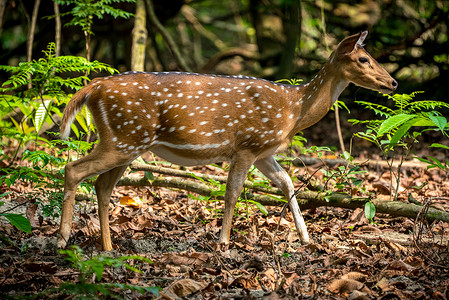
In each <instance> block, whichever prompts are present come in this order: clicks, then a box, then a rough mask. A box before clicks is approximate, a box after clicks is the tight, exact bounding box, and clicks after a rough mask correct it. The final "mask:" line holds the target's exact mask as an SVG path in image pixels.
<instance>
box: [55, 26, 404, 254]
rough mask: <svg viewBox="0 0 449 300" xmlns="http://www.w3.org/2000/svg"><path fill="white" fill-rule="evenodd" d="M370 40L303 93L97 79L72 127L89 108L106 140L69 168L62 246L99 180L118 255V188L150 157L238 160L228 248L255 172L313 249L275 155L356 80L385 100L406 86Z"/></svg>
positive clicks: (198, 79)
mask: <svg viewBox="0 0 449 300" xmlns="http://www.w3.org/2000/svg"><path fill="white" fill-rule="evenodd" d="M367 34H368V33H367V32H366V31H365V32H361V33H360V34H356V35H352V36H349V37H347V38H345V39H343V40H342V41H341V42H340V43H339V44H338V46H337V48H336V50H335V51H334V52H333V53H332V54H331V55H330V58H329V60H328V61H327V62H326V63H325V64H324V66H323V68H322V69H321V70H320V71H319V73H318V74H317V75H316V76H315V77H314V78H313V80H311V81H310V82H309V83H307V84H304V85H299V86H292V85H286V84H280V83H274V82H271V81H268V80H264V79H258V78H254V77H247V76H219V75H203V74H192V73H182V72H154V73H141V72H127V73H123V74H119V75H115V76H109V77H104V78H99V79H95V80H92V82H91V83H90V84H89V85H87V86H85V87H84V88H83V89H81V90H80V91H78V92H77V93H76V94H75V95H74V96H73V98H72V99H71V100H70V102H69V104H68V105H67V107H66V109H65V111H64V117H63V120H62V125H61V132H62V138H66V137H67V136H68V135H69V133H70V124H71V123H72V122H73V120H74V118H75V116H76V114H77V113H78V112H79V111H80V110H81V108H82V106H83V105H87V107H88V108H89V110H90V111H91V112H92V116H93V120H94V122H95V125H96V127H97V132H98V137H99V143H98V145H97V146H96V147H95V148H94V149H93V151H92V152H91V153H90V154H89V155H87V156H85V157H83V158H81V159H79V160H76V161H73V162H70V163H69V164H67V166H66V167H65V185H64V202H63V209H62V218H61V225H60V234H59V237H58V247H65V246H66V244H67V241H68V239H69V236H70V231H71V226H72V216H73V206H74V202H75V193H76V189H77V186H78V185H79V183H80V182H81V181H83V180H84V179H86V178H88V177H91V176H94V175H99V177H98V179H97V181H96V183H95V189H96V192H97V198H98V213H99V218H100V230H101V242H102V247H103V250H110V249H112V244H111V237H110V231H109V220H108V207H109V200H110V196H111V193H112V189H113V188H114V186H115V185H116V183H117V181H118V180H119V178H120V177H121V176H122V174H123V173H124V171H125V169H126V168H127V166H128V165H129V164H130V163H131V162H132V161H133V160H134V159H135V158H137V157H138V156H139V155H141V154H143V153H144V152H146V151H151V152H153V153H155V154H156V155H158V156H160V157H161V158H163V159H165V160H167V161H169V162H172V163H175V164H178V165H183V166H195V165H204V164H210V163H215V162H220V161H230V168H229V175H228V180H227V185H226V193H225V208H224V214H223V225H222V229H221V233H220V238H219V242H220V243H222V244H227V243H229V238H230V232H231V226H232V217H233V212H234V208H235V205H236V202H237V199H238V197H239V195H240V193H241V191H242V188H243V183H244V180H245V178H246V176H247V172H248V171H249V169H250V167H251V166H252V165H254V166H256V167H257V168H258V169H259V170H260V171H261V172H262V173H263V174H265V175H266V176H267V177H268V178H269V179H270V180H271V181H272V182H273V183H274V184H275V185H277V186H278V187H279V188H280V189H281V190H282V191H283V193H284V194H285V197H286V199H287V200H288V203H289V206H290V210H291V212H292V215H293V219H294V223H295V226H296V229H297V232H298V233H299V236H300V239H301V240H302V242H304V243H308V242H309V235H308V232H307V227H306V225H305V222H304V219H303V217H302V215H301V212H300V209H299V206H298V203H297V200H296V198H295V194H294V187H293V184H292V181H291V179H290V178H289V176H288V174H287V173H286V172H285V171H284V169H283V168H282V167H281V166H280V165H279V164H278V163H277V162H276V160H275V159H274V158H273V155H274V154H275V153H278V152H280V151H283V150H284V149H286V147H287V146H288V145H289V143H290V141H291V140H292V138H293V136H294V135H295V134H296V133H297V132H298V131H300V130H303V129H305V128H307V127H310V126H312V125H313V124H315V123H316V122H318V121H319V120H320V119H321V118H322V117H324V116H325V115H326V113H327V112H328V111H329V110H330V108H331V107H332V105H333V104H334V102H335V101H336V100H337V98H338V97H339V95H340V93H341V92H342V91H343V90H344V89H345V88H346V87H347V86H348V84H349V83H350V82H352V83H354V84H356V85H359V86H361V87H364V88H367V89H372V90H376V91H380V92H383V93H391V92H392V91H394V90H395V89H396V87H397V85H398V84H397V82H396V81H395V80H394V79H393V78H392V77H391V76H390V75H389V74H388V72H387V71H385V69H383V68H382V67H381V66H380V65H379V63H377V62H376V61H375V60H374V59H373V58H372V57H371V56H370V55H369V53H368V52H367V51H366V50H365V49H364V48H363V45H362V43H363V41H364V39H365V38H366V36H367ZM330 134H331V133H330Z"/></svg>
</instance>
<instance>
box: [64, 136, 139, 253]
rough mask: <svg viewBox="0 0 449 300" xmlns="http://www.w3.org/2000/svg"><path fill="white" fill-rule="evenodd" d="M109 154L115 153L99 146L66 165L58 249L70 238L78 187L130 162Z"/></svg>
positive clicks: (127, 159) (122, 157)
mask: <svg viewBox="0 0 449 300" xmlns="http://www.w3.org/2000/svg"><path fill="white" fill-rule="evenodd" d="M111 152H115V151H111V150H108V149H107V148H106V147H102V145H101V144H99V145H97V147H95V149H94V150H93V151H92V153H90V154H89V155H87V156H85V157H83V158H80V159H78V160H76V161H73V162H70V163H68V164H67V165H66V167H65V182H64V198H63V204H62V215H61V224H60V229H59V237H58V248H64V247H65V246H66V245H67V241H68V239H69V237H70V231H71V229H72V217H73V206H74V204H75V195H76V189H77V187H78V185H79V184H80V183H81V182H82V181H83V180H84V179H86V178H89V177H92V176H95V175H97V174H102V173H104V172H107V171H108V170H111V169H113V168H116V167H117V166H124V165H128V164H129V162H130V161H131V160H132V158H130V157H126V155H124V154H123V153H111ZM105 157H108V159H105Z"/></svg>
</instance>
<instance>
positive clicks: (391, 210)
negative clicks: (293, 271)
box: [117, 176, 449, 223]
mask: <svg viewBox="0 0 449 300" xmlns="http://www.w3.org/2000/svg"><path fill="white" fill-rule="evenodd" d="M117 185H118V186H151V187H164V188H174V189H182V190H186V191H189V192H192V193H196V194H199V195H203V196H209V197H212V192H213V189H211V188H210V187H209V186H207V185H206V184H204V183H199V182H194V181H191V180H183V179H179V178H166V177H155V178H154V180H149V179H148V178H146V177H144V176H126V177H123V178H122V179H120V180H119V182H118V183H117ZM279 194H282V193H281V192H280V191H279V190H278V189H273V190H272V191H271V192H270V191H268V192H267V194H264V195H259V194H254V195H252V198H251V200H253V201H256V202H259V203H260V204H262V205H264V206H281V205H284V204H285V202H286V200H285V199H283V198H279V197H276V196H274V195H279ZM325 196H326V193H322V192H313V191H299V192H297V194H296V197H297V200H298V204H299V206H300V207H301V208H302V209H310V208H316V207H320V206H333V207H340V208H347V209H356V208H363V207H364V206H365V203H366V202H368V201H370V199H369V198H354V197H350V196H349V195H346V194H341V193H332V194H331V195H330V197H325ZM216 199H222V197H216ZM371 201H372V203H373V204H374V206H375V207H376V212H377V213H384V214H389V215H391V216H395V217H408V218H413V219H415V218H416V216H417V215H418V213H419V212H420V210H421V208H422V206H420V205H416V204H412V203H405V202H400V201H383V200H378V199H371ZM426 219H427V220H428V221H430V222H431V221H444V222H446V223H449V213H448V212H445V211H442V210H439V209H436V208H432V207H431V208H429V210H428V212H427V215H426Z"/></svg>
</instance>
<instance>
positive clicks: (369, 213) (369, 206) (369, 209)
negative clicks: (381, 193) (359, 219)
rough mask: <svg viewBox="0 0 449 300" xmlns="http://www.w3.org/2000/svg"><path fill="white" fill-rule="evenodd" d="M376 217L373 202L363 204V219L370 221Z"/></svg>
mask: <svg viewBox="0 0 449 300" xmlns="http://www.w3.org/2000/svg"><path fill="white" fill-rule="evenodd" d="M375 215H376V207H375V206H374V204H373V202H371V201H369V202H366V203H365V217H366V218H367V219H368V220H370V221H372V220H373V218H374V216H375Z"/></svg>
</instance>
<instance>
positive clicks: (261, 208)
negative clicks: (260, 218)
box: [248, 200, 268, 216]
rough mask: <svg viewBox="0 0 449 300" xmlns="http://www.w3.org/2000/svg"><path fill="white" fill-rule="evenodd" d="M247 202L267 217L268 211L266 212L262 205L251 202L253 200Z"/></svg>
mask: <svg viewBox="0 0 449 300" xmlns="http://www.w3.org/2000/svg"><path fill="white" fill-rule="evenodd" d="M248 202H250V203H252V204H254V205H255V206H257V208H258V209H259V210H260V211H261V212H262V213H263V214H264V215H265V216H267V215H268V210H267V208H266V207H265V206H263V205H262V204H260V203H259V202H257V201H253V200H248Z"/></svg>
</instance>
